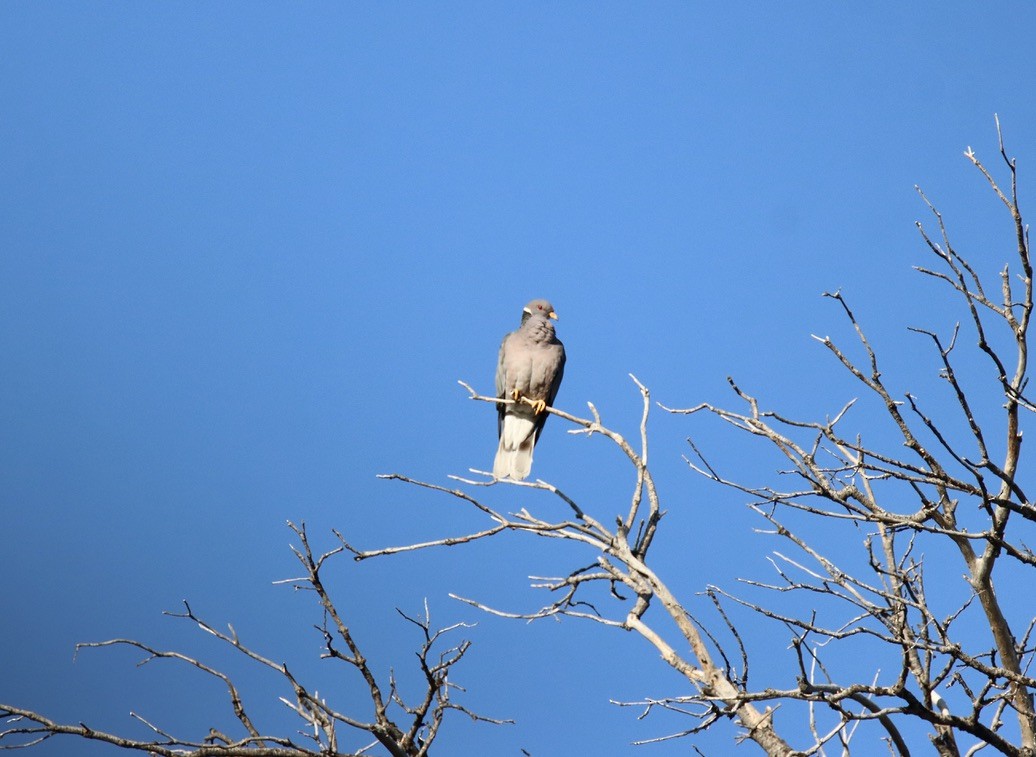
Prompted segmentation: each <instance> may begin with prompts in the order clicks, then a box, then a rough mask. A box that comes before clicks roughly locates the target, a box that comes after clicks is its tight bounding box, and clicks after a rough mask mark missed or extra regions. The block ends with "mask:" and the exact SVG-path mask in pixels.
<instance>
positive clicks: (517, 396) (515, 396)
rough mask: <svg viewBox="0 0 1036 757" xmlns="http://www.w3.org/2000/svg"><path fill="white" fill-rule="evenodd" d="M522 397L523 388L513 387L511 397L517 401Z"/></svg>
mask: <svg viewBox="0 0 1036 757" xmlns="http://www.w3.org/2000/svg"><path fill="white" fill-rule="evenodd" d="M521 398H522V393H521V390H519V389H512V390H511V399H513V400H514V401H515V402H517V401H518V400H520V399H521Z"/></svg>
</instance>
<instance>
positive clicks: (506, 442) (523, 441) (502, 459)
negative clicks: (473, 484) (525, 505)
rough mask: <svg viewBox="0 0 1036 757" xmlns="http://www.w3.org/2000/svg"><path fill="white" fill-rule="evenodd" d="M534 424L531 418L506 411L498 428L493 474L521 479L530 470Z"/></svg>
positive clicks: (526, 476)
mask: <svg viewBox="0 0 1036 757" xmlns="http://www.w3.org/2000/svg"><path fill="white" fill-rule="evenodd" d="M535 430H536V424H535V421H534V420H533V419H532V418H526V417H523V416H521V415H517V414H512V413H508V414H506V415H505V416H504V420H503V424H502V426H501V428H500V444H499V445H498V446H497V448H496V458H495V459H494V460H493V475H494V476H496V477H497V478H507V477H510V478H513V479H515V480H516V481H523V480H524V479H526V478H528V477H529V473H530V471H531V470H532V449H533V447H534V446H535V445H536V434H535Z"/></svg>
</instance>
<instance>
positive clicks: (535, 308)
mask: <svg viewBox="0 0 1036 757" xmlns="http://www.w3.org/2000/svg"><path fill="white" fill-rule="evenodd" d="M522 313H523V315H522V318H523V319H525V318H527V317H529V316H530V315H538V316H542V317H543V318H553V319H554V320H555V321H556V320H557V319H558V314H557V313H555V312H554V306H553V305H551V304H550V303H549V302H547V301H546V300H533V301H532V302H530V303H529V304H528V305H526V306H525V307H524V308H522Z"/></svg>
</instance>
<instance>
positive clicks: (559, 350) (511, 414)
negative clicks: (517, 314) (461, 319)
mask: <svg viewBox="0 0 1036 757" xmlns="http://www.w3.org/2000/svg"><path fill="white" fill-rule="evenodd" d="M557 317H558V315H557V313H555V312H554V306H553V305H551V304H550V303H549V302H547V301H546V300H533V301H532V302H530V303H529V304H528V305H526V306H525V307H524V308H523V309H522V323H521V325H520V326H519V327H518V330H517V331H512V332H511V333H510V334H508V335H507V336H505V337H504V341H503V343H502V344H501V345H500V360H499V362H498V364H497V368H496V396H497V397H500V398H508V399H513V400H519V399H520V398H522V397H524V398H525V399H528V400H532V401H533V403H534V406H530V405H528V404H526V403H524V402H517V401H516V402H515V403H514V404H510V403H508V404H504V403H497V411H498V420H497V435H498V436H499V437H500V444H499V446H498V447H497V450H496V459H495V460H494V461H493V476H494V477H495V478H508V477H510V478H512V479H514V480H516V481H521V480H523V479H525V478H527V477H528V475H529V472H530V471H531V470H532V448H533V447H534V446H535V445H536V440H537V439H539V438H540V432H541V431H543V424H544V423H546V422H547V413H546V412H545V408H546V407H548V406H552V405H553V404H554V398H555V397H557V396H558V387H560V386H561V377H562V375H564V373H565V346H564V345H563V344H562V343H561V342H560V340H558V338H557V336H555V334H554V324H553V322H552V321H553V320H557Z"/></svg>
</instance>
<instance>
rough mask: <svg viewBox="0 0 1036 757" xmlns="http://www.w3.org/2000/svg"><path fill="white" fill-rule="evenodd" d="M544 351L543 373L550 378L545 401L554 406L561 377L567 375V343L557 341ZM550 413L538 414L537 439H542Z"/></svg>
mask: <svg viewBox="0 0 1036 757" xmlns="http://www.w3.org/2000/svg"><path fill="white" fill-rule="evenodd" d="M544 352H545V354H544V356H543V357H542V358H541V359H542V360H543V361H544V366H543V373H544V375H545V376H547V377H548V379H547V382H546V383H547V393H546V396H545V397H544V398H543V401H544V402H546V403H547V405H548V406H549V407H554V399H555V398H556V397H557V396H558V389H560V388H561V379H562V378H563V377H564V375H565V345H563V344H562V343H561V342H557V343H556V344H553V345H551V349H549V350H544ZM548 415H550V413H546V412H543V413H540V414H539V415H538V416H536V441H539V439H540V433H541V432H542V431H543V425H544V424H545V423H546V422H547V416H548Z"/></svg>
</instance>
